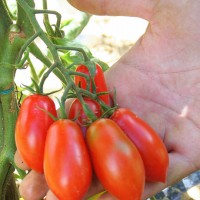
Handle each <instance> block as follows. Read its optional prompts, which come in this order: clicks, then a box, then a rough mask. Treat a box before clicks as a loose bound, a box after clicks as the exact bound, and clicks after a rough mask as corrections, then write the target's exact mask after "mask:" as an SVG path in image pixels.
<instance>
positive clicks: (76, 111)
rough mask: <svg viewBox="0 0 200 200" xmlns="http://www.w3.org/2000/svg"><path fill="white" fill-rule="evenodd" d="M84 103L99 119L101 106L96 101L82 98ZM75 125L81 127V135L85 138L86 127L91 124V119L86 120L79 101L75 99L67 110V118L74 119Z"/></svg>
mask: <svg viewBox="0 0 200 200" xmlns="http://www.w3.org/2000/svg"><path fill="white" fill-rule="evenodd" d="M84 101H85V103H86V104H87V105H88V106H89V108H90V109H91V110H92V111H93V113H94V114H95V115H96V116H97V117H98V118H100V117H101V114H102V112H101V106H100V105H99V103H97V102H96V101H94V100H92V99H90V98H84ZM76 117H77V119H76V123H77V124H78V125H79V126H80V127H81V130H82V133H83V135H84V136H85V134H86V130H87V127H88V126H87V125H88V123H90V122H91V119H88V117H87V115H86V114H85V113H84V110H83V107H82V105H81V103H80V101H79V99H75V100H74V101H73V102H72V104H71V106H70V109H69V114H68V118H69V119H74V118H76Z"/></svg>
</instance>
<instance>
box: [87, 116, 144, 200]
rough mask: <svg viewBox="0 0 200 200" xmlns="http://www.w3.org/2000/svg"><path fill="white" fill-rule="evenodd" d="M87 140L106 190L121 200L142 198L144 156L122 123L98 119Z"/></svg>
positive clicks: (139, 199) (88, 132) (94, 165)
mask: <svg viewBox="0 0 200 200" xmlns="http://www.w3.org/2000/svg"><path fill="white" fill-rule="evenodd" d="M86 141H87V145H88V148H89V153H90V155H91V159H92V162H93V167H94V170H95V173H96V175H97V177H98V179H99V180H100V182H101V183H102V185H103V186H104V187H105V189H106V190H108V192H110V193H111V194H112V195H114V196H115V197H117V198H118V199H120V200H129V199H130V200H132V199H134V200H141V195H142V192H143V188H144V183H145V172H144V166H143V162H142V158H141V156H140V154H139V152H138V150H137V148H136V147H135V145H134V144H133V143H132V142H131V141H130V139H129V138H128V137H127V136H126V135H125V134H124V133H123V131H122V130H121V129H120V128H119V126H118V125H117V124H116V123H115V122H114V121H112V120H110V119H99V120H97V121H95V122H94V123H93V124H91V125H90V127H89V128H88V130H87V133H86Z"/></svg>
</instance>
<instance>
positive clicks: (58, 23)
mask: <svg viewBox="0 0 200 200" xmlns="http://www.w3.org/2000/svg"><path fill="white" fill-rule="evenodd" d="M34 14H53V15H56V17H57V22H56V26H57V27H58V28H59V27H60V23H61V14H60V13H58V12H56V11H54V10H34Z"/></svg>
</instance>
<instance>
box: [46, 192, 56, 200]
mask: <svg viewBox="0 0 200 200" xmlns="http://www.w3.org/2000/svg"><path fill="white" fill-rule="evenodd" d="M46 200H58V198H57V197H56V196H55V195H54V193H53V192H52V191H51V190H49V191H48V192H47V196H46Z"/></svg>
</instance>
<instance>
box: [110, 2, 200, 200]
mask: <svg viewBox="0 0 200 200" xmlns="http://www.w3.org/2000/svg"><path fill="white" fill-rule="evenodd" d="M185 6H186V5H185ZM160 7H162V5H160ZM165 8H167V7H166V5H165ZM168 8H169V7H168ZM155 9H156V8H155ZM188 10H189V8H188V9H186V11H187V12H188ZM177 13H178V14H177ZM187 14H188V13H184V12H182V7H181V6H180V5H175V7H170V9H169V10H164V9H163V10H160V9H158V8H157V10H156V11H155V15H154V18H152V19H151V21H150V24H149V27H148V29H147V31H146V34H145V35H144V36H143V37H142V38H140V40H139V41H138V42H137V44H136V45H135V46H134V47H133V49H131V51H130V52H129V53H128V55H126V56H125V57H124V58H122V59H121V60H120V61H119V62H118V63H117V64H116V65H115V66H114V67H113V68H111V70H110V71H109V72H108V73H107V80H108V83H109V85H110V87H111V88H113V87H115V88H117V93H118V96H117V97H118V103H119V105H120V106H122V107H129V108H131V109H132V110H133V111H134V112H136V113H137V114H138V115H139V116H140V117H142V118H143V119H145V120H146V121H147V122H149V123H150V124H151V125H152V126H153V127H154V129H155V130H156V131H157V132H158V133H159V134H160V136H161V137H162V139H163V141H164V143H165V145H166V147H167V149H168V152H169V156H170V167H169V173H168V182H167V184H166V185H171V184H173V183H175V182H177V181H178V180H180V179H181V178H183V177H185V176H187V175H188V174H189V173H191V172H193V171H195V170H198V169H199V168H200V162H199V155H200V147H199V141H200V134H199V132H200V120H199V118H198V113H199V112H200V104H199V98H200V89H199V87H198V82H199V80H200V73H199V65H200V52H199V50H198V48H199V45H200V43H199V42H198V39H200V38H197V32H199V31H200V30H198V26H197V21H196V22H195V23H194V24H191V22H190V21H189V20H188V19H186V18H193V17H194V16H196V15H197V13H195V12H194V13H193V15H194V16H192V15H190V16H188V15H187ZM176 15H177V17H176ZM184 19H185V20H184ZM161 22H162V24H161ZM180 25H181V27H182V29H180V30H179V27H180ZM185 29H187V30H185ZM188 29H189V30H190V31H188ZM198 37H199V36H198ZM194 40H196V42H195V43H194ZM130 58H131V59H132V60H130ZM117 77H119V78H117ZM166 185H163V184H149V183H148V184H146V188H145V194H144V198H146V197H147V196H149V195H150V196H151V195H153V194H155V192H158V191H159V190H161V189H163V188H164V187H165V186H166Z"/></svg>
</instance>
